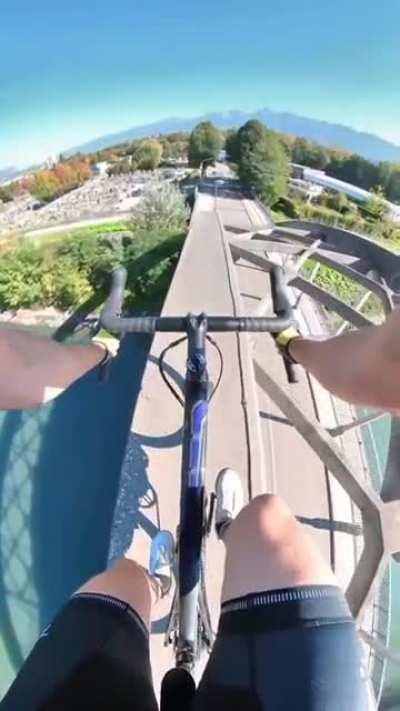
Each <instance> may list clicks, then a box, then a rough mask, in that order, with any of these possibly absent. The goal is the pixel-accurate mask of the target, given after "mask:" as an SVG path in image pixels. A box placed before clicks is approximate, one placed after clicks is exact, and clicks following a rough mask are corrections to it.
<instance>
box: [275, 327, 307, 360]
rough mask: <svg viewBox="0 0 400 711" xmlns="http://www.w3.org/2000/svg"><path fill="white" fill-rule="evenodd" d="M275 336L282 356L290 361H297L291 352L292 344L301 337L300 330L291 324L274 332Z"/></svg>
mask: <svg viewBox="0 0 400 711" xmlns="http://www.w3.org/2000/svg"><path fill="white" fill-rule="evenodd" d="M273 337H274V340H275V343H276V345H277V348H278V350H279V353H280V354H281V355H282V357H283V358H285V360H287V361H289V363H297V360H295V358H293V356H292V354H291V353H290V344H291V343H292V341H294V340H295V339H296V338H301V334H300V333H299V331H298V330H297V329H296V328H295V327H294V326H289V327H288V328H285V329H284V330H283V331H280V332H279V333H274V334H273Z"/></svg>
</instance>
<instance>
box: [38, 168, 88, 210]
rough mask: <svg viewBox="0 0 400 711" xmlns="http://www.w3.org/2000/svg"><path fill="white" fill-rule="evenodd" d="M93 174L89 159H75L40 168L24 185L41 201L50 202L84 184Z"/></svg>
mask: <svg viewBox="0 0 400 711" xmlns="http://www.w3.org/2000/svg"><path fill="white" fill-rule="evenodd" d="M91 174H92V170H91V167H90V163H89V161H88V160H78V159H74V160H70V161H65V162H64V163H57V165H56V166H54V168H51V169H50V170H39V171H38V172H37V173H35V175H34V176H33V177H32V178H28V179H27V180H26V181H25V185H24V187H25V188H26V189H27V190H29V192H30V193H31V195H33V196H34V197H35V198H37V199H38V200H40V201H41V202H50V201H51V200H54V199H55V198H58V197H60V196H61V195H64V194H65V193H67V192H69V191H70V190H75V188H78V187H80V186H81V185H83V183H84V182H85V181H86V180H88V179H89V178H90V176H91Z"/></svg>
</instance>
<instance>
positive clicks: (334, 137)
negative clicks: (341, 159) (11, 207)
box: [64, 108, 400, 162]
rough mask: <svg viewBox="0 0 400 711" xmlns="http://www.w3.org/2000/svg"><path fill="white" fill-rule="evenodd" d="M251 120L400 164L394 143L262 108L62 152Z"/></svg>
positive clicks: (135, 130)
mask: <svg viewBox="0 0 400 711" xmlns="http://www.w3.org/2000/svg"><path fill="white" fill-rule="evenodd" d="M250 118H258V119H260V120H261V121H264V123H266V124H267V125H268V126H269V127H270V128H272V129H274V130H275V131H281V132H282V133H290V134H294V135H296V136H304V137H305V138H311V139H313V140H314V141H317V142H318V143H321V144H322V145H325V146H329V147H334V148H344V149H346V150H348V151H351V152H352V153H358V154H359V155H362V156H364V157H365V158H368V159H369V160H371V161H374V162H378V161H383V160H389V161H394V162H397V161H400V146H396V145H395V144H394V143H390V141H386V140H385V139H383V138H380V137H379V136H375V135H374V134H372V133H365V132H362V131H356V130H355V129H353V128H350V127H348V126H342V125H340V124H335V123H329V122H328V121H319V120H317V119H311V118H307V117H305V116H297V115H296V114H291V113H284V112H277V111H271V110H270V109H268V108H264V109H261V110H260V111H256V112H255V113H246V112H244V111H228V112H224V113H218V112H217V113H210V114H204V115H203V116H195V117H193V118H179V117H178V118H167V119H164V120H162V121H157V122H155V123H150V124H146V125H142V126H134V127H132V128H130V129H127V130H126V131H120V132H119V133H111V134H108V135H106V136H100V137H98V138H95V139H94V140H92V141H88V142H87V143H84V144H82V145H80V146H74V147H73V148H71V149H69V150H66V151H64V153H65V154H66V155H72V154H73V153H76V152H78V151H81V152H82V153H91V152H93V151H98V150H101V149H102V148H106V147H107V146H111V145H115V144H117V143H123V142H124V141H129V140H132V139H134V138H141V137H144V136H149V135H156V134H160V133H172V132H173V131H185V130H191V129H192V128H193V127H194V126H195V125H196V124H197V123H199V122H200V121H212V122H213V123H215V124H216V125H217V126H219V127H220V128H229V127H234V126H241V125H242V124H243V123H245V122H246V121H248V119H250Z"/></svg>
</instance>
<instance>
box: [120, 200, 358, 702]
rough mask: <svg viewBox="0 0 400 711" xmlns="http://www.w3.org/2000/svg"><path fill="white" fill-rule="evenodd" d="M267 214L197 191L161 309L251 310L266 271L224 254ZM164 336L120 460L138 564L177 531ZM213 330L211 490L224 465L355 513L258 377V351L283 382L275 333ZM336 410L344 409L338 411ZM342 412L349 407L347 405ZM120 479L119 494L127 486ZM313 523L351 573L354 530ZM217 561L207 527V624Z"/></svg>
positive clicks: (219, 553)
mask: <svg viewBox="0 0 400 711" xmlns="http://www.w3.org/2000/svg"><path fill="white" fill-rule="evenodd" d="M265 219H266V217H265V215H264V214H262V213H260V208H259V207H258V206H257V205H256V203H254V202H253V201H249V200H244V199H242V196H240V195H236V196H235V197H233V196H230V197H223V198H222V197H217V198H216V197H215V196H214V195H213V194H212V191H211V194H200V195H199V197H198V199H197V202H196V206H195V210H194V213H193V216H192V222H191V229H190V232H189V235H188V237H187V240H186V243H185V246H184V249H183V251H182V255H181V258H180V261H179V264H178V267H177V270H176V272H175V276H174V280H173V283H172V285H171V288H170V291H169V293H168V296H167V298H166V301H165V305H164V311H163V313H164V314H168V315H176V314H182V313H186V312H188V311H193V312H200V311H206V312H207V313H209V314H220V315H229V314H233V313H235V312H237V311H238V309H240V310H241V309H244V310H245V311H247V312H248V313H254V310H255V307H256V306H257V305H258V304H259V303H260V300H261V299H262V298H263V297H265V296H266V294H267V283H268V282H267V277H266V274H265V273H264V272H261V271H260V270H257V268H254V266H252V265H250V264H248V263H246V262H243V261H242V260H241V261H239V262H238V263H237V265H236V266H234V267H232V263H230V260H229V259H228V258H227V250H228V249H229V245H228V241H229V238H230V237H233V236H235V235H237V233H238V231H240V230H250V229H251V228H252V225H259V224H260V222H263V221H264V222H265ZM238 295H239V299H237V296H238ZM300 317H301V319H302V326H303V327H304V328H305V329H306V330H307V329H308V328H309V329H310V330H312V331H313V332H315V329H317V330H318V329H319V330H320V329H321V325H320V324H319V322H318V319H317V318H316V315H315V311H314V308H313V306H312V304H311V302H306V301H305V302H304V304H302V309H301V314H300ZM171 340H172V339H171V337H170V336H168V335H166V334H158V335H156V337H155V338H154V341H153V346H152V350H151V355H150V358H149V361H148V365H147V368H146V371H145V374H144V378H143V382H142V390H141V396H140V397H139V399H138V404H137V407H136V411H135V413H134V419H133V423H132V430H131V442H130V446H128V450H127V453H126V458H125V464H124V467H123V481H125V482H131V483H130V486H131V490H132V497H133V498H135V497H136V500H137V501H139V506H138V511H137V513H136V516H135V519H134V523H135V526H136V528H135V531H134V536H133V544H132V546H131V548H130V554H131V555H132V556H134V557H135V558H136V559H139V560H140V561H141V562H142V563H143V564H144V565H147V562H148V554H149V545H150V540H151V536H152V535H154V532H155V531H156V530H157V528H158V526H159V525H161V527H163V528H168V529H170V530H171V531H172V532H173V533H175V530H176V525H177V521H178V502H179V488H180V443H181V424H182V410H181V408H180V407H179V405H178V403H176V402H175V401H174V400H173V399H172V398H171V397H170V395H169V394H168V391H167V390H166V389H165V388H164V386H163V384H162V382H161V380H160V376H159V373H158V370H157V366H156V359H157V356H158V355H159V353H160V352H161V350H162V348H164V347H165V345H166V344H167V343H168V342H170V341H171ZM217 340H218V343H219V345H220V347H221V350H222V353H223V356H224V362H225V364H224V375H223V379H222V382H221V385H220V388H219V390H218V392H217V394H216V396H215V398H214V400H213V404H212V407H211V412H210V420H209V445H208V465H207V475H206V486H207V489H208V491H209V492H210V491H212V490H213V486H214V482H215V476H216V473H217V472H218V471H219V469H221V468H222V467H224V466H227V465H229V466H231V467H233V468H235V469H236V470H237V471H238V472H239V473H240V475H241V477H242V481H243V486H244V489H245V491H246V492H247V495H248V496H250V495H251V496H254V495H256V494H257V493H260V492H277V493H279V494H281V495H283V496H284V497H285V498H286V499H287V500H288V502H289V504H290V505H291V507H292V509H293V511H294V513H296V514H301V515H303V516H310V517H325V518H329V517H330V516H331V515H332V514H334V515H337V516H338V517H340V519H342V520H348V521H352V520H353V511H352V507H351V505H350V502H349V500H348V498H347V496H346V495H345V494H344V492H343V491H341V490H340V488H339V486H338V485H337V484H336V482H332V481H331V478H330V476H329V475H328V473H327V472H326V471H325V470H324V467H323V465H322V464H321V462H320V460H319V459H318V458H317V457H316V455H314V454H313V452H312V451H311V450H310V449H309V448H308V446H307V445H306V444H305V442H304V441H303V439H302V438H301V437H300V435H299V434H298V433H297V432H296V431H295V430H294V428H293V427H292V426H291V424H290V423H288V422H287V421H285V419H284V418H283V417H282V414H281V413H280V412H279V411H277V408H276V407H275V406H274V405H273V403H272V402H271V401H269V399H268V397H267V396H266V395H265V393H264V392H262V391H261V390H260V389H259V388H256V386H255V379H254V371H253V356H255V357H256V358H257V360H258V361H260V362H261V363H262V364H263V365H264V367H265V368H266V369H267V370H268V372H269V373H271V374H273V375H274V377H276V378H277V380H278V382H284V379H285V375H284V371H283V366H282V361H281V359H280V357H279V356H278V354H277V353H276V351H275V347H274V345H273V342H272V340H271V338H270V337H269V336H268V335H262V334H260V335H257V336H256V337H255V338H252V339H251V338H250V336H248V335H246V334H241V335H239V334H221V335H218V336H217ZM184 364H185V350H184V347H183V348H182V347H181V348H180V349H177V350H176V351H175V352H174V353H173V355H171V357H170V358H168V365H169V368H170V374H171V376H172V377H173V379H175V381H176V383H177V384H178V385H179V384H181V374H182V373H183V372H184ZM210 372H211V377H214V378H215V377H216V372H217V362H216V360H215V357H214V353H213V352H212V351H211V352H210ZM295 389H296V397H297V398H298V400H299V402H301V404H302V406H303V407H304V408H306V409H308V410H309V411H310V412H313V413H315V411H317V412H318V415H319V417H320V419H321V420H322V421H323V424H328V425H330V424H332V423H336V417H337V414H336V410H335V405H334V401H333V399H332V398H331V397H330V396H329V395H328V394H327V393H325V392H324V391H322V389H321V388H320V386H317V385H316V384H315V383H313V382H312V381H310V380H309V379H308V378H307V377H306V375H303V376H302V378H301V381H300V383H299V384H297V385H296V386H295ZM346 407H347V406H346ZM340 414H341V421H343V419H342V417H343V412H341V413H340ZM344 416H345V417H346V416H348V417H349V418H351V417H352V414H351V411H350V408H348V412H345V413H344ZM352 436H353V437H355V435H352ZM343 446H344V445H343ZM352 456H353V457H354V458H355V459H356V460H357V461H358V464H359V465H360V466H361V454H360V447H359V446H358V443H357V442H353V443H352ZM149 486H151V490H152V492H153V493H152V497H150V499H149V497H148V496H145V494H146V491H148V490H149ZM124 490H125V496H126V495H127V494H126V492H127V488H126V487H124ZM137 491H139V492H140V491H141V492H142V498H141V499H140V497H137V496H136V493H135V492H137ZM128 495H129V493H128ZM141 504H143V505H141ZM310 530H311V533H312V535H313V536H314V537H315V539H316V540H317V542H318V544H319V545H320V547H321V549H322V551H323V553H324V555H325V557H326V559H327V560H328V561H329V562H330V563H332V562H334V563H335V568H336V570H337V573H338V575H339V578H340V579H341V581H342V582H343V583H346V582H347V581H348V579H349V576H350V575H351V572H352V570H353V568H354V563H355V559H356V550H355V547H354V546H353V544H352V539H350V542H349V537H348V536H346V535H345V534H334V535H332V534H329V533H327V532H321V531H318V530H315V529H310ZM132 532H133V531H132ZM222 565H223V550H222V544H220V543H219V542H218V541H217V540H216V538H215V535H214V534H212V535H211V536H210V538H209V541H208V544H207V587H208V592H209V596H210V602H211V607H212V617H213V622H214V626H216V623H217V618H218V608H219V602H218V601H219V592H220V586H221V579H222ZM170 604H171V600H164V601H163V603H162V605H161V606H160V608H159V609H158V610H156V619H155V620H154V629H153V631H154V634H153V635H152V639H151V651H152V659H153V674H154V678H155V684H156V689H157V687H158V685H159V682H160V679H161V678H162V675H163V673H164V671H165V670H166V668H168V666H169V665H170V664H172V651H171V649H170V648H168V649H165V648H163V646H162V641H163V636H162V634H161V632H162V630H163V628H164V625H165V621H166V617H165V616H166V615H167V613H168V609H169V606H170Z"/></svg>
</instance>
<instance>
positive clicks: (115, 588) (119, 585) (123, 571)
mask: <svg viewBox="0 0 400 711" xmlns="http://www.w3.org/2000/svg"><path fill="white" fill-rule="evenodd" d="M77 592H78V593H89V594H90V593H94V594H99V595H109V596H111V597H115V598H117V599H118V600H122V601H123V602H126V603H128V605H130V606H131V607H133V608H134V609H135V610H136V611H137V612H138V613H139V615H140V616H141V617H142V619H143V620H144V621H145V622H146V623H148V619H149V615H150V608H151V602H152V589H151V584H150V580H149V576H148V574H147V573H146V571H145V569H144V568H142V566H141V565H139V564H138V563H135V561H133V560H129V559H128V558H121V559H120V560H118V561H117V562H116V563H114V565H113V566H112V567H111V568H109V569H108V570H106V571H104V572H103V573H100V574H99V575H96V576H95V577H94V578H91V579H90V580H88V581H87V582H86V583H85V584H84V585H83V586H82V587H81V588H80V589H79V590H78V591H77Z"/></svg>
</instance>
